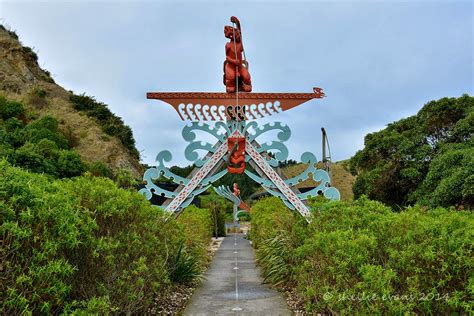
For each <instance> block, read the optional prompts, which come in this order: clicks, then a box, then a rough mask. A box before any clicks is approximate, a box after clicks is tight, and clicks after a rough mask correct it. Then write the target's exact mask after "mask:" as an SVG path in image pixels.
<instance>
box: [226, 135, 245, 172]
mask: <svg viewBox="0 0 474 316" xmlns="http://www.w3.org/2000/svg"><path fill="white" fill-rule="evenodd" d="M227 144H228V150H229V156H228V159H227V170H228V171H229V173H233V174H242V173H244V171H245V138H244V137H229V138H228V139H227Z"/></svg>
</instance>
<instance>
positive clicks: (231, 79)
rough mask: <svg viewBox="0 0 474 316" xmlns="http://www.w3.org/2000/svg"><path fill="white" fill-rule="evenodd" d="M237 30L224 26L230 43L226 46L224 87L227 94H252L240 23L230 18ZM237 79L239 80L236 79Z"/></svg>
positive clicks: (234, 18)
mask: <svg viewBox="0 0 474 316" xmlns="http://www.w3.org/2000/svg"><path fill="white" fill-rule="evenodd" d="M230 21H231V22H232V23H234V24H235V25H236V26H237V28H235V27H233V26H229V25H226V26H224V35H225V37H227V38H228V39H229V40H230V41H229V42H228V43H226V44H225V56H226V58H225V61H224V85H225V86H226V91H227V93H233V92H235V91H236V84H237V89H238V91H244V92H251V91H252V82H251V80H250V73H249V71H248V63H247V61H246V60H244V59H243V58H242V53H243V52H244V46H243V44H242V33H241V27H240V21H239V19H237V18H236V17H235V16H233V17H231V18H230ZM236 77H237V79H236Z"/></svg>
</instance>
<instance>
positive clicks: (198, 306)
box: [184, 234, 291, 315]
mask: <svg viewBox="0 0 474 316" xmlns="http://www.w3.org/2000/svg"><path fill="white" fill-rule="evenodd" d="M236 267H237V268H238V269H235V268H236ZM262 280H263V279H262V277H261V276H260V270H259V268H257V266H256V265H255V257H254V252H253V249H252V246H251V245H250V243H249V241H248V240H246V239H244V238H243V235H242V234H235V235H229V236H227V237H225V238H224V241H223V242H222V244H221V246H220V248H219V250H218V251H217V253H216V255H215V257H214V259H213V261H212V263H211V266H210V267H209V269H208V270H207V273H206V275H205V279H204V281H203V284H202V285H201V286H200V287H199V288H198V289H197V290H196V292H195V293H194V295H193V297H192V298H191V301H190V302H189V304H188V306H187V308H186V309H185V311H184V315H291V313H290V311H289V309H288V307H287V306H286V303H285V301H284V299H283V297H282V296H281V294H280V293H278V292H277V291H275V290H272V289H270V288H268V287H267V286H266V285H264V284H262Z"/></svg>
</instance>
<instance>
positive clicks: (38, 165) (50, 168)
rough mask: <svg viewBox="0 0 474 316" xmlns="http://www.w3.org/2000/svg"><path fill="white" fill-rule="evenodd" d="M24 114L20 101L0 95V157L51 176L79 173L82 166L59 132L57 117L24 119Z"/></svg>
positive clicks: (76, 174)
mask: <svg viewBox="0 0 474 316" xmlns="http://www.w3.org/2000/svg"><path fill="white" fill-rule="evenodd" d="M26 114H27V113H26V112H25V109H24V107H23V105H22V104H21V103H18V102H15V101H8V100H6V99H5V98H3V97H1V96H0V118H1V119H0V158H5V159H7V160H8V161H9V162H10V163H11V164H13V165H15V166H19V167H22V168H25V169H28V170H30V171H32V172H36V173H45V174H49V175H51V176H53V177H59V178H66V177H74V176H78V175H80V174H82V173H83V172H84V171H85V169H86V166H85V165H84V163H83V162H82V160H81V158H80V157H79V155H78V154H77V153H76V152H75V151H73V150H71V149H70V147H69V142H68V140H67V139H66V137H65V136H64V135H63V134H62V133H61V132H60V131H59V122H58V120H57V119H55V118H53V117H50V116H44V117H42V118H40V119H37V120H33V121H31V122H28V121H27V120H26V118H25V117H26Z"/></svg>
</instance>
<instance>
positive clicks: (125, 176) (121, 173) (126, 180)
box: [114, 168, 137, 189]
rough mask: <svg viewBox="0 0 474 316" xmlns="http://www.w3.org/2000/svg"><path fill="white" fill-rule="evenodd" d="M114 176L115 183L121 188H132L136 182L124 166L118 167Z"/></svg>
mask: <svg viewBox="0 0 474 316" xmlns="http://www.w3.org/2000/svg"><path fill="white" fill-rule="evenodd" d="M114 178H115V182H116V183H117V185H118V186H119V187H121V188H123V189H129V188H134V187H135V186H136V184H137V180H135V178H134V177H133V175H132V173H131V172H130V170H127V169H124V168H120V169H118V170H117V172H116V174H115V177H114Z"/></svg>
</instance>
